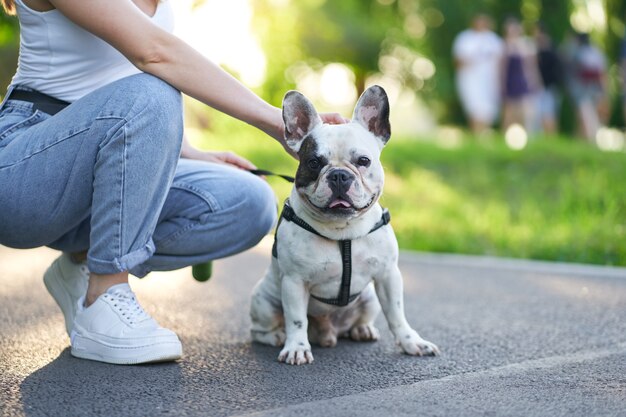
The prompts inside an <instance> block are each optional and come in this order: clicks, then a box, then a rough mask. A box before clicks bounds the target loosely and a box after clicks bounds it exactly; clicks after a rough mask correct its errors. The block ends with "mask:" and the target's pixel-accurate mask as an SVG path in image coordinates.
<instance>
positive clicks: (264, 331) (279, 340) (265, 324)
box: [250, 273, 286, 346]
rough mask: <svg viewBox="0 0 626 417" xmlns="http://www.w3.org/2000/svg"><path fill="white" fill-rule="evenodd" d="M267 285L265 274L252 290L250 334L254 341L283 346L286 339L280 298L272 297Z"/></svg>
mask: <svg viewBox="0 0 626 417" xmlns="http://www.w3.org/2000/svg"><path fill="white" fill-rule="evenodd" d="M269 274H270V273H268V275H269ZM267 286H268V277H267V276H266V277H265V278H264V279H262V280H261V281H259V283H258V284H257V285H256V286H255V287H254V290H253V291H252V302H251V304H250V320H251V321H252V327H251V329H250V335H251V336H252V340H253V341H254V342H259V343H264V344H266V345H272V346H283V345H284V344H285V339H286V335H285V320H284V316H283V310H282V307H281V304H280V299H278V298H275V297H273V296H272V295H271V294H270V291H269V290H268V288H267Z"/></svg>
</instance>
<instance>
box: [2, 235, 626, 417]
mask: <svg viewBox="0 0 626 417" xmlns="http://www.w3.org/2000/svg"><path fill="white" fill-rule="evenodd" d="M269 254H270V241H268V240H266V241H264V242H263V243H262V244H260V245H259V246H258V247H256V248H255V249H253V250H251V251H248V252H246V253H244V254H241V255H238V256H235V257H232V258H229V259H224V260H221V261H218V262H216V263H215V265H214V277H213V278H212V279H211V280H210V281H209V282H207V283H199V282H196V281H194V280H193V278H192V277H191V272H190V269H184V270H181V271H175V272H169V273H153V274H151V275H150V276H148V277H146V278H144V279H143V280H139V279H135V278H133V279H132V281H131V286H132V287H133V288H134V289H135V291H136V293H137V295H138V298H139V300H140V301H141V303H142V305H143V306H144V307H145V309H146V310H147V311H148V312H150V313H151V314H152V315H153V317H155V318H156V319H157V320H158V321H159V322H160V323H161V324H162V325H164V326H166V327H169V328H170V329H172V330H174V331H176V332H177V333H178V335H179V336H180V338H181V340H182V342H183V349H184V357H183V359H182V360H180V361H178V362H175V363H169V364H156V365H143V366H132V367H127V366H115V365H108V364H103V363H98V362H91V361H86V360H80V359H76V358H73V357H72V356H71V355H70V353H69V348H68V346H69V340H68V338H67V336H66V334H65V330H64V326H63V319H62V316H61V313H60V311H59V310H58V308H57V306H56V305H55V303H54V301H53V300H52V298H51V297H50V296H49V295H48V294H47V292H46V290H45V287H44V285H43V281H42V275H43V272H44V271H45V269H46V267H47V265H49V263H50V262H51V261H52V260H53V259H54V258H55V257H56V256H58V253H57V252H54V251H52V250H49V249H45V248H44V249H36V250H13V249H8V248H3V247H0V416H13V415H16V416H155V415H172V416H178V415H180V416H324V417H332V416H418V415H419V416H453V417H456V416H568V417H569V416H626V269H624V268H608V267H590V266H584V265H571V264H553V263H547V262H529V261H516V260H501V259H493V258H484V257H466V256H452V255H430V254H413V253H402V255H401V263H400V269H401V270H402V272H403V275H404V281H405V299H406V310H407V317H408V320H409V322H410V323H411V324H412V325H413V326H414V327H415V328H416V329H417V331H418V332H419V333H420V334H421V335H422V336H423V337H424V338H426V339H428V340H430V341H432V342H434V343H436V344H437V345H438V346H439V347H440V349H441V351H442V355H441V356H439V357H435V358H418V357H410V356H407V355H404V354H402V353H401V352H400V350H399V348H398V347H396V346H395V345H394V343H393V341H392V340H391V337H390V333H389V331H388V330H387V327H386V323H385V322H384V320H383V319H382V317H380V318H379V320H378V327H379V329H380V330H381V340H380V341H378V342H375V343H356V342H352V341H349V340H340V341H339V344H338V345H337V347H335V348H332V349H324V348H320V347H316V346H314V347H313V349H314V350H313V354H314V356H315V362H314V363H313V364H312V365H307V366H300V367H296V366H289V365H285V364H281V363H278V362H277V360H276V357H277V355H278V349H277V348H273V347H268V346H261V345H257V344H252V343H251V342H250V337H249V334H248V331H249V324H250V321H249V318H248V306H249V296H250V292H251V290H252V287H253V285H254V283H255V282H256V281H257V280H258V279H259V277H260V276H261V275H262V274H263V271H264V270H265V268H267V266H268V264H269Z"/></svg>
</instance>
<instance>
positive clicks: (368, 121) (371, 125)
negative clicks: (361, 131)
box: [352, 85, 391, 145]
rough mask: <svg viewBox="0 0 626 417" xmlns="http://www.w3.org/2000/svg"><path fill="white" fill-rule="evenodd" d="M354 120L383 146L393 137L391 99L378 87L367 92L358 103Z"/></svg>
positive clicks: (375, 86) (372, 87) (373, 87)
mask: <svg viewBox="0 0 626 417" xmlns="http://www.w3.org/2000/svg"><path fill="white" fill-rule="evenodd" d="M352 120H353V121H355V122H357V123H359V124H361V125H362V126H363V127H364V128H366V129H367V130H369V131H370V132H371V133H372V134H373V135H374V136H376V137H377V138H378V139H380V140H381V141H382V142H383V145H384V144H386V143H387V141H388V140H389V138H390V137H391V125H390V124H389V99H388V98H387V93H385V90H384V89H383V88H382V87H380V86H378V85H373V86H371V87H370V88H368V89H367V90H365V92H364V93H363V94H361V97H360V98H359V101H358V102H357V103H356V107H355V108H354V115H353V116H352Z"/></svg>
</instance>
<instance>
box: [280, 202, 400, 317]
mask: <svg viewBox="0 0 626 417" xmlns="http://www.w3.org/2000/svg"><path fill="white" fill-rule="evenodd" d="M283 219H285V220H286V221H288V222H292V223H294V224H296V225H298V226H300V227H301V228H303V229H304V230H306V231H308V232H311V233H313V234H314V235H317V236H319V237H322V238H324V239H327V240H334V239H329V238H327V237H326V236H324V235H322V234H321V233H319V232H318V231H317V230H315V229H314V228H313V227H311V225H309V224H308V223H307V222H305V221H304V220H302V219H301V218H300V217H298V216H297V215H296V213H295V212H294V211H293V209H292V208H291V206H290V205H289V200H287V201H285V206H284V207H283V212H282V213H281V215H280V220H279V221H278V226H276V234H275V235H274V246H273V247H272V256H274V258H276V259H278V251H277V249H276V245H277V239H278V227H280V223H281V222H282V221H283ZM390 220H391V215H390V214H389V210H387V209H383V214H382V216H381V218H380V220H379V221H378V222H377V223H376V224H375V225H374V227H373V228H372V230H370V231H369V232H368V233H367V234H370V233H373V232H375V231H376V230H378V229H380V228H381V227H383V226H385V225H387V224H389V221H390ZM337 243H339V251H340V252H341V262H342V264H343V272H342V274H341V286H340V287H339V295H338V296H337V298H321V297H316V296H314V295H313V294H311V297H313V298H315V299H316V300H318V301H321V302H323V303H326V304H330V305H334V306H340V307H343V306H346V305H348V304H349V303H351V302H352V301H354V300H355V299H356V298H357V297H358V296H359V294H361V293H360V292H359V293H356V294H352V295H350V281H351V280H352V240H338V241H337Z"/></svg>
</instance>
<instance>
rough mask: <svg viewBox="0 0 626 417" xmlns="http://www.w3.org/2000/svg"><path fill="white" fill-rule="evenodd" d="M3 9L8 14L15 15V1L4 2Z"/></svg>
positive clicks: (7, 0)
mask: <svg viewBox="0 0 626 417" xmlns="http://www.w3.org/2000/svg"><path fill="white" fill-rule="evenodd" d="M2 7H3V8H4V11H5V12H7V13H8V14H14V13H15V3H13V0H2Z"/></svg>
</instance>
